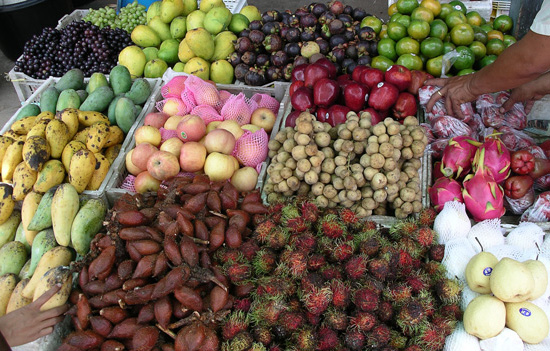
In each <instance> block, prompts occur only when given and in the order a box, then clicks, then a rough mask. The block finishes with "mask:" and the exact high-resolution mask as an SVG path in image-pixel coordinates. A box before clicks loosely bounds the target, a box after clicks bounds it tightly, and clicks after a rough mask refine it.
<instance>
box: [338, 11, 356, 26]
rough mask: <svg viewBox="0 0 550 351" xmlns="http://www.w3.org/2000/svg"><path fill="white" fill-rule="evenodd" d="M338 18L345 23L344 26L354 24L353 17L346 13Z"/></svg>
mask: <svg viewBox="0 0 550 351" xmlns="http://www.w3.org/2000/svg"><path fill="white" fill-rule="evenodd" d="M338 19H339V20H340V21H342V22H343V23H344V26H346V27H351V25H352V24H353V18H352V17H351V16H350V15H346V14H345V13H343V14H341V15H338Z"/></svg>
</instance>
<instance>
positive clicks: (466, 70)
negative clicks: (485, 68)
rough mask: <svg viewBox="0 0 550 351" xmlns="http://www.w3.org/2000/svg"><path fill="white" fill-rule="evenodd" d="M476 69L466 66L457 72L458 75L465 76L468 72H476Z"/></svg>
mask: <svg viewBox="0 0 550 351" xmlns="http://www.w3.org/2000/svg"><path fill="white" fill-rule="evenodd" d="M475 72H476V70H475V69H473V68H465V69H461V70H460V71H458V73H457V74H456V75H457V76H465V75H467V74H472V73H475Z"/></svg>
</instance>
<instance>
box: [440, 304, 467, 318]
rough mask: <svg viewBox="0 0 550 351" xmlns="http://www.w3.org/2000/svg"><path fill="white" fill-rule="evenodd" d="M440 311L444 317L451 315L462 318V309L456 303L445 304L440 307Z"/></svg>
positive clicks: (450, 316) (451, 316)
mask: <svg viewBox="0 0 550 351" xmlns="http://www.w3.org/2000/svg"><path fill="white" fill-rule="evenodd" d="M439 313H440V314H441V315H442V316H443V317H449V318H451V319H456V320H459V321H460V320H462V314H463V312H462V310H461V309H460V306H459V305H458V304H456V303H453V304H448V305H443V306H441V307H440V308H439Z"/></svg>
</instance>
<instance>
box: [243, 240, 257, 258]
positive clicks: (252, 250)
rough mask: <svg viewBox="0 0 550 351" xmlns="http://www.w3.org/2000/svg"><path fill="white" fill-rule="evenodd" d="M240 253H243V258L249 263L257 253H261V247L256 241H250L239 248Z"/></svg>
mask: <svg viewBox="0 0 550 351" xmlns="http://www.w3.org/2000/svg"><path fill="white" fill-rule="evenodd" d="M239 251H241V253H242V254H243V257H244V258H245V259H246V260H247V261H252V259H254V257H255V256H256V253H257V252H258V251H260V247H259V246H258V244H257V243H256V240H252V239H249V240H246V241H245V242H243V243H242V244H241V246H239Z"/></svg>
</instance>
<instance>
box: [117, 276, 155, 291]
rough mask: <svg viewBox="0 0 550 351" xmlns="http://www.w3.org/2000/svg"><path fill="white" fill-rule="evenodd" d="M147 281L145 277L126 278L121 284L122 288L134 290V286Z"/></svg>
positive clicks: (145, 283)
mask: <svg viewBox="0 0 550 351" xmlns="http://www.w3.org/2000/svg"><path fill="white" fill-rule="evenodd" d="M147 283H149V280H148V279H147V278H136V279H128V280H127V281H125V282H124V284H122V290H124V291H130V290H134V289H135V288H139V287H142V286H145V285H147Z"/></svg>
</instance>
